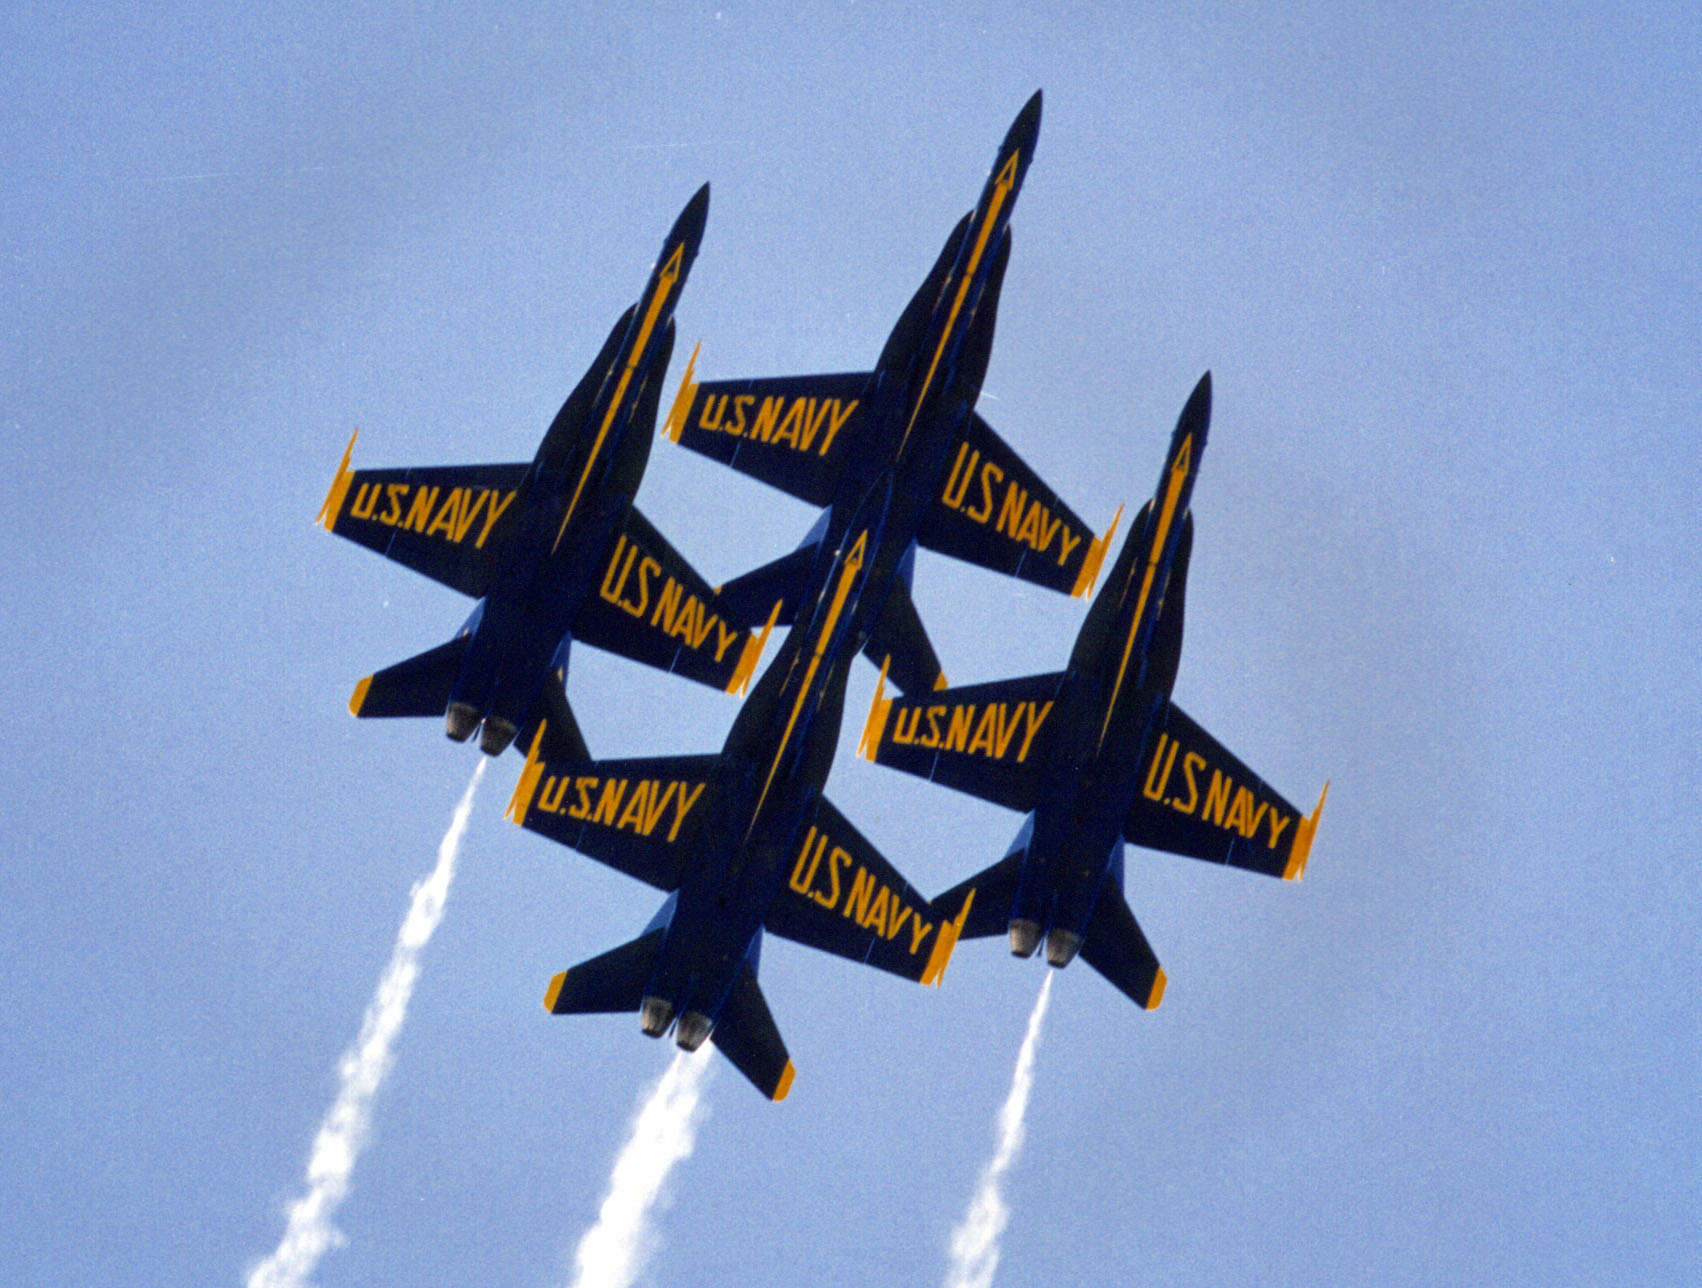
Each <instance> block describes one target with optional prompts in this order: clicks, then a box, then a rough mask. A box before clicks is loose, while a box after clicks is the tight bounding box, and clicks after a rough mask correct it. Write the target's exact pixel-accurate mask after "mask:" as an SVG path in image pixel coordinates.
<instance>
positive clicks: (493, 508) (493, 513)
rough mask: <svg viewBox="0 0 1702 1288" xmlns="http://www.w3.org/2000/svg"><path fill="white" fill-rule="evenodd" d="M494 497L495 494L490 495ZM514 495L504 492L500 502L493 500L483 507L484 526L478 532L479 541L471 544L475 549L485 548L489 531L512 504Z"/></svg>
mask: <svg viewBox="0 0 1702 1288" xmlns="http://www.w3.org/2000/svg"><path fill="white" fill-rule="evenodd" d="M495 495H496V493H494V492H492V493H491V496H493V497H494V496H495ZM515 495H516V494H515V493H514V492H504V493H503V494H502V500H501V501H495V500H493V501H492V502H491V503H490V504H489V505H487V506H486V507H485V526H484V527H483V528H482V529H480V531H479V539H478V540H477V541H475V542H473V545H474V546H475V547H477V548H478V549H480V550H483V549H484V548H485V538H486V537H488V536H490V534H491V529H492V528H494V527H496V521H497V520H498V519H500V518H502V512H503V511H504V510H506V509H507V508H508V507H509V505H510V504H512V503H513V501H514V497H515Z"/></svg>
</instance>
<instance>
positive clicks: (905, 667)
mask: <svg viewBox="0 0 1702 1288" xmlns="http://www.w3.org/2000/svg"><path fill="white" fill-rule="evenodd" d="M1040 101H1041V100H1040V95H1039V94H1038V93H1036V94H1035V95H1034V97H1033V98H1031V99H1030V100H1029V101H1028V103H1027V104H1026V105H1025V106H1024V107H1023V109H1022V111H1021V112H1020V113H1019V114H1018V115H1017V118H1016V120H1015V121H1014V122H1013V123H1012V125H1011V127H1010V130H1009V131H1008V133H1007V134H1006V136H1005V139H1004V142H1003V144H1002V145H1001V146H1000V148H999V151H998V154H997V157H996V158H995V160H994V164H993V170H992V174H991V176H990V177H989V178H988V180H987V183H986V185H985V187H984V188H983V190H982V193H981V198H980V200H979V201H978V202H977V204H976V206H975V208H974V210H972V211H970V213H969V214H967V215H965V216H964V217H963V218H962V219H961V220H960V221H959V222H958V224H957V227H956V228H954V229H953V230H952V233H951V236H950V237H948V238H947V239H946V244H945V247H944V249H942V250H941V252H940V255H939V258H938V260H937V262H936V263H935V265H934V267H933V270H932V271H931V272H930V273H929V274H928V276H927V279H926V280H925V281H924V282H923V283H922V286H921V289H919V290H918V291H917V292H916V294H915V296H914V297H913V298H912V299H911V301H910V303H909V304H908V305H907V306H906V308H905V309H904V312H903V313H902V314H901V315H900V317H899V319H898V323H897V325H896V326H895V327H894V328H893V331H892V334H891V335H890V336H889V337H888V339H887V342H886V346H885V348H883V349H882V350H881V354H880V358H879V360H878V361H877V362H876V363H875V367H874V370H873V371H858V372H848V373H842V374H836V375H814V376H786V377H779V378H771V379H758V380H728V381H714V382H711V381H703V382H699V381H697V380H696V379H695V372H696V367H697V356H698V355H697V353H696V352H695V351H694V352H693V354H692V360H691V362H690V364H689V365H688V366H687V368H686V375H685V378H684V380H683V381H682V382H681V385H680V390H679V393H678V395H677V396H676V397H675V399H674V403H673V407H672V409H671V410H670V411H669V413H668V419H667V421H666V423H665V424H664V426H663V431H662V432H663V433H664V434H665V435H666V436H667V437H668V438H670V439H672V440H673V441H674V442H677V443H680V444H682V445H683V446H685V447H689V448H691V449H692V450H693V451H697V452H701V453H702V454H704V455H705V456H709V457H711V458H712V459H714V460H718V461H722V462H724V463H726V464H728V465H731V466H732V467H733V468H734V469H737V470H740V471H742V472H744V473H746V474H749V475H751V476H752V477H754V478H758V479H761V480H762V481H763V482H765V483H768V484H770V485H772V486H774V487H777V488H779V489H781V490H782V491H785V492H789V493H791V494H792V495H793V496H796V497H799V498H801V499H802V500H804V501H807V502H808V503H809V504H811V505H815V506H823V507H827V510H828V515H827V516H826V517H825V518H824V521H823V523H822V524H819V525H818V526H817V528H816V530H815V531H813V532H812V533H811V534H810V536H809V538H807V539H806V541H805V543H804V545H803V546H802V547H800V548H799V549H798V550H797V551H795V552H793V553H792V554H791V555H788V556H786V557H785V558H782V559H780V560H777V561H776V562H774V563H772V564H769V565H767V566H766V567H764V568H759V569H757V570H756V571H754V572H751V573H748V574H746V575H745V576H743V577H740V578H738V579H736V580H735V581H733V582H731V583H730V584H728V585H727V586H726V588H725V593H726V595H727V597H728V600H729V602H730V603H731V604H732V605H733V607H734V608H735V610H737V611H740V612H742V613H744V614H745V615H747V616H748V617H749V619H750V620H752V621H758V620H761V618H762V617H763V615H764V614H765V613H766V612H767V611H768V609H769V606H770V605H771V604H773V603H775V602H778V603H779V604H780V606H781V607H780V612H779V616H778V618H777V619H776V621H777V624H779V625H788V624H790V623H791V622H792V621H793V619H794V618H795V616H796V614H797V611H798V606H799V604H800V603H801V602H803V595H802V587H803V584H804V581H805V579H806V577H807V575H808V573H809V571H810V569H811V567H812V566H813V565H814V563H815V561H816V559H817V553H816V551H817V547H818V546H819V545H820V544H821V543H823V542H826V543H827V544H828V545H829V546H830V548H833V547H837V546H838V545H839V544H840V543H841V542H842V540H843V538H844V536H845V534H846V533H848V532H850V531H852V529H851V527H850V522H851V518H850V516H851V515H852V513H853V512H856V511H858V510H859V507H860V506H862V505H863V503H864V501H865V499H866V498H867V497H868V496H869V495H870V494H871V492H872V491H873V490H876V489H878V488H881V487H883V486H885V485H886V483H887V482H888V481H890V482H891V483H892V484H893V487H892V507H893V508H892V511H891V513H889V514H887V516H886V518H885V520H884V524H885V526H884V529H883V531H884V532H885V534H886V535H885V537H884V539H883V542H882V547H881V548H882V550H883V551H898V552H901V553H902V554H903V556H904V560H903V568H902V574H901V576H900V577H899V579H898V581H897V582H895V583H893V585H892V586H891V588H890V591H889V592H883V593H887V598H886V600H885V603H884V606H883V608H882V611H881V612H880V614H879V616H878V618H877V620H876V621H875V622H874V624H873V626H872V628H871V629H869V630H868V632H867V643H866V648H867V651H868V655H869V658H870V660H871V661H873V662H874V663H875V665H877V666H879V665H882V663H883V661H885V660H887V659H890V678H891V680H892V681H893V683H894V684H896V685H897V686H898V687H899V688H900V689H901V690H903V691H904V692H906V693H908V692H910V691H912V690H913V689H916V688H921V689H924V690H925V689H928V688H930V687H932V686H934V685H936V684H937V683H940V682H942V681H943V677H942V676H941V675H940V668H939V662H938V660H937V658H936V656H935V654H934V651H933V648H932V646H931V645H930V644H929V642H928V639H927V636H926V634H925V632H924V631H923V629H922V625H921V622H920V620H919V619H918V617H917V614H916V609H915V606H914V604H913V603H912V602H911V598H910V594H909V584H910V579H911V568H912V563H911V559H912V552H913V550H914V547H915V546H917V545H920V546H922V547H923V548H925V549H929V550H934V551H938V552H940V553H942V554H947V555H951V556H954V557H955V558H958V559H964V560H967V561H969V562H971V563H975V564H979V565H981V566H983V567H987V568H991V569H993V570H995V571H997V572H1002V573H1006V574H1009V575H1012V576H1016V577H1021V578H1023V579H1025V580H1028V581H1031V582H1035V583H1037V584H1039V585H1042V586H1046V587H1049V588H1051V589H1054V590H1060V591H1069V592H1071V593H1073V594H1076V595H1079V596H1085V595H1087V594H1088V593H1089V592H1090V591H1091V589H1092V585H1093V581H1094V578H1095V576H1096V575H1097V574H1098V571H1099V566H1100V563H1101V562H1102V561H1103V559H1104V557H1105V551H1106V548H1107V546H1108V544H1109V542H1110V537H1111V533H1110V532H1109V531H1107V532H1106V533H1105V534H1104V536H1102V537H1100V538H1098V539H1095V537H1094V536H1093V533H1092V532H1091V531H1090V530H1089V529H1088V528H1087V526H1086V525H1085V524H1084V523H1083V522H1082V521H1081V519H1079V518H1078V517H1077V516H1076V514H1075V512H1074V511H1072V510H1071V509H1070V508H1069V507H1068V506H1066V505H1065V504H1064V503H1063V502H1062V501H1060V500H1059V499H1058V497H1057V495H1056V494H1055V493H1054V492H1053V491H1052V490H1051V488H1049V487H1047V486H1046V484H1045V483H1043V482H1042V481H1041V480H1040V478H1039V477H1038V476H1037V475H1036V474H1035V472H1034V471H1033V470H1032V469H1030V468H1029V466H1028V465H1027V464H1026V463H1025V462H1024V461H1023V460H1022V458H1021V457H1019V456H1018V455H1017V454H1016V453H1015V452H1014V451H1012V450H1011V448H1010V447H1009V446H1008V445H1007V444H1006V443H1005V441H1004V440H1003V439H1001V438H1000V437H999V436H998V434H996V433H995V432H994V431H993V429H992V427H991V426H990V425H988V424H987V422H986V421H985V420H983V419H982V418H981V417H980V416H979V415H978V414H977V413H976V412H975V410H974V407H975V401H976V398H977V397H978V396H979V394H980V390H981V381H982V378H983V377H984V376H985V374H986V371H987V360H988V357H989V355H990V353H991V352H992V347H993V324H994V318H995V315H996V313H997V310H998V301H999V291H1000V288H1001V286H1002V285H1003V282H1004V275H1005V266H1006V265H1007V264H1008V263H1009V261H1010V254H1011V234H1010V228H1009V223H1010V216H1011V210H1012V208H1013V207H1014V205H1015V204H1016V198H1017V195H1018V193H1019V192H1020V191H1021V188H1022V181H1023V177H1024V176H1025V175H1026V174H1027V172H1028V165H1029V162H1030V160H1031V159H1032V157H1033V154H1034V145H1035V141H1036V139H1037V138H1038V136H1039V132H1040ZM700 347H701V346H700ZM871 554H872V552H871ZM877 584H880V585H884V584H885V583H884V578H882V579H877Z"/></svg>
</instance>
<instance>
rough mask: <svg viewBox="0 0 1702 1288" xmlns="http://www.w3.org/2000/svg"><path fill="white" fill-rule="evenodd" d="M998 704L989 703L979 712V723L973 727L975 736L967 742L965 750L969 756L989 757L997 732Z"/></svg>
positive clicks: (999, 704)
mask: <svg viewBox="0 0 1702 1288" xmlns="http://www.w3.org/2000/svg"><path fill="white" fill-rule="evenodd" d="M1001 705H1003V704H1002V703H998V702H989V703H988V704H987V705H986V707H985V708H984V709H983V710H982V712H981V722H980V723H979V724H977V725H976V726H975V736H974V737H973V738H971V739H970V740H969V746H968V748H967V750H968V752H969V754H970V755H971V756H991V755H992V754H993V740H994V737H995V735H996V734H997V732H998V724H999V714H998V713H999V707H1000V706H1001Z"/></svg>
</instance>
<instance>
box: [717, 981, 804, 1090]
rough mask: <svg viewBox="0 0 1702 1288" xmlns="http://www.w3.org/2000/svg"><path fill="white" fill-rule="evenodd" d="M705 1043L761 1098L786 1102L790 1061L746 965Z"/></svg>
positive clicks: (790, 1084)
mask: <svg viewBox="0 0 1702 1288" xmlns="http://www.w3.org/2000/svg"><path fill="white" fill-rule="evenodd" d="M709 1040H710V1041H711V1042H713V1043H715V1045H716V1046H717V1047H719V1048H720V1049H721V1054H722V1055H724V1056H726V1057H727V1058H728V1059H729V1060H731V1061H732V1062H733V1067H734V1068H736V1069H737V1070H738V1071H739V1072H740V1073H742V1074H744V1075H745V1077H747V1078H749V1079H750V1080H751V1081H752V1082H753V1083H755V1084H756V1088H757V1090H758V1091H760V1092H762V1094H763V1095H765V1096H767V1097H768V1098H769V1099H770V1100H775V1101H779V1100H784V1099H786V1093H787V1092H789V1091H791V1090H792V1073H793V1069H792V1061H791V1058H790V1057H788V1056H787V1054H786V1044H785V1043H784V1042H782V1041H781V1040H780V1030H779V1029H778V1028H776V1027H775V1024H774V1017H773V1016H772V1015H771V1014H769V1010H768V1003H767V1002H766V1001H764V1000H763V996H762V989H761V988H759V987H758V986H757V982H756V971H755V969H754V968H752V966H751V964H750V963H749V962H746V963H745V965H744V966H743V968H742V969H740V971H739V977H738V979H736V980H735V981H733V991H732V993H731V994H729V995H728V997H727V1003H726V1005H725V1006H723V1007H722V1008H721V1018H720V1019H718V1020H717V1021H716V1022H715V1028H714V1029H713V1031H711V1033H710V1035H709Z"/></svg>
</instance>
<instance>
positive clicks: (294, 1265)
mask: <svg viewBox="0 0 1702 1288" xmlns="http://www.w3.org/2000/svg"><path fill="white" fill-rule="evenodd" d="M485 764H486V757H484V756H480V757H479V764H478V768H476V769H474V770H473V777H472V780H471V781H470V782H468V784H467V790H466V791H465V792H463V793H462V795H461V802H460V804H458V805H456V807H455V814H454V816H453V817H452V818H451V819H450V820H449V830H448V831H447V832H445V833H444V834H443V841H442V842H441V843H440V844H439V845H438V847H437V866H436V867H434V868H433V869H432V870H431V874H430V875H429V876H427V877H426V878H425V880H423V881H420V882H417V883H416V884H415V886H414V888H413V892H412V894H411V896H410V900H409V903H408V915H407V917H406V918H404V919H403V921H402V930H401V933H400V934H399V935H397V937H396V947H395V948H394V949H393V950H392V951H391V954H390V964H389V965H388V966H386V967H385V968H384V974H383V975H382V976H381V977H380V978H379V981H378V989H377V991H376V992H375V993H374V994H373V995H372V1000H371V1001H370V1002H368V1003H367V1006H366V1014H365V1016H363V1017H362V1019H361V1026H360V1035H359V1036H358V1037H356V1038H355V1040H354V1044H353V1045H352V1046H350V1047H349V1049H348V1050H347V1051H345V1052H343V1058H342V1059H341V1060H340V1061H338V1063H337V1077H338V1079H339V1086H338V1088H337V1098H336V1100H334V1101H332V1102H331V1108H330V1109H329V1110H327V1111H326V1114H325V1118H324V1121H322V1122H321V1123H320V1124H319V1133H318V1135H316V1136H315V1137H314V1138H313V1151H312V1153H311V1154H310V1155H309V1156H308V1160H307V1192H306V1193H305V1194H303V1195H302V1196H301V1197H300V1198H299V1199H297V1200H296V1201H295V1202H294V1203H292V1204H290V1208H289V1222H288V1224H287V1225H286V1226H285V1228H284V1237H283V1239H282V1240H281V1241H280V1242H279V1243H278V1246H277V1248H276V1249H275V1250H274V1251H273V1253H272V1255H271V1256H269V1257H267V1258H266V1259H265V1260H264V1261H262V1262H261V1263H260V1264H259V1265H257V1266H255V1267H254V1269H253V1270H252V1271H250V1272H249V1275H248V1288H300V1286H301V1285H305V1284H307V1283H308V1282H309V1281H310V1279H311V1277H312V1275H313V1272H314V1271H315V1270H316V1269H318V1267H319V1259H320V1258H321V1257H323V1256H324V1255H325V1254H326V1253H327V1252H329V1251H330V1250H331V1249H332V1248H335V1247H340V1246H341V1245H342V1244H343V1243H344V1241H345V1240H344V1236H343V1232H342V1231H341V1230H339V1229H338V1228H337V1227H336V1226H335V1225H334V1224H333V1223H332V1218H333V1217H335V1216H336V1214H337V1209H338V1208H339V1207H340V1206H341V1205H342V1202H343V1200H344V1198H346V1197H347V1196H348V1193H349V1174H350V1173H351V1172H353V1171H354V1167H355V1160H356V1159H358V1158H359V1157H360V1153H361V1150H362V1149H363V1148H364V1147H365V1145H366V1140H367V1135H368V1133H369V1130H370V1128H371V1125H372V1102H373V1099H374V1097H375V1096H377V1094H378V1088H379V1085H380V1084H381V1083H382V1082H383V1081H384V1075H385V1074H386V1073H387V1072H389V1069H390V1061H391V1048H392V1047H393V1046H394V1045H395V1042H396V1035H397V1034H398V1033H399V1032H401V1030H402V1022H403V1021H404V1020H406V1019H407V1018H408V1002H409V1000H410V999H411V998H412V997H413V994H414V981H415V980H416V979H417V978H418V977H419V973H420V960H419V959H420V952H421V950H423V949H424V948H425V946H426V944H428V943H429V942H431V937H432V934H433V932H434V931H436V929H437V926H438V923H439V922H440V921H442V920H443V904H444V901H445V900H446V899H447V898H448V897H449V883H450V881H452V880H453V879H454V877H455V859H456V856H457V855H458V854H459V852H460V849H461V838H462V837H463V836H464V835H465V834H466V831H467V819H468V817H469V816H470V815H471V814H472V812H473V793H474V792H475V791H476V790H477V789H478V786H479V780H480V779H482V778H483V777H484V776H485Z"/></svg>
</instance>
